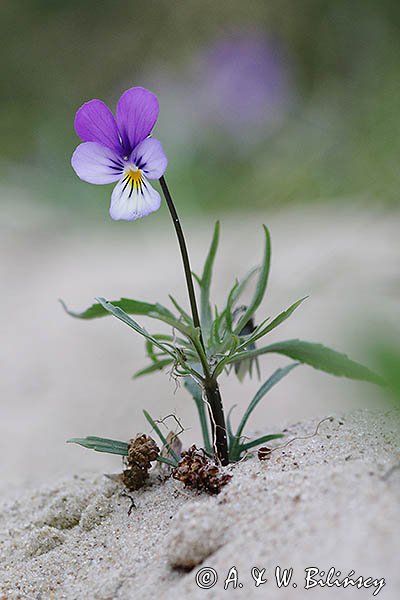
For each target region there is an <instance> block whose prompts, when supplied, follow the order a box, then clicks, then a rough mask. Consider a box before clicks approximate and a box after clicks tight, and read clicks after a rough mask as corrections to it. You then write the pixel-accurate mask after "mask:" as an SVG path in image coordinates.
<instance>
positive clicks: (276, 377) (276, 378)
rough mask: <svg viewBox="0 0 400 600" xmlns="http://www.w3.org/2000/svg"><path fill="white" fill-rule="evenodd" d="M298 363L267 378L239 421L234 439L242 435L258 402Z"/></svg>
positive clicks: (278, 370)
mask: <svg viewBox="0 0 400 600" xmlns="http://www.w3.org/2000/svg"><path fill="white" fill-rule="evenodd" d="M298 364H299V363H292V364H290V365H287V366H286V367H283V368H281V369H277V370H276V371H275V372H274V373H273V374H272V375H271V377H269V378H268V379H267V381H265V382H264V383H263V384H262V386H261V387H260V389H259V390H258V391H257V393H256V394H255V396H254V397H253V399H252V401H251V402H250V404H249V405H248V407H247V409H246V411H245V413H244V415H243V417H242V419H241V421H240V424H239V427H238V429H237V432H236V436H235V437H236V438H237V439H240V437H241V435H242V433H243V429H244V427H245V425H246V423H247V421H248V419H249V417H250V415H251V413H252V412H253V410H254V409H255V408H256V406H257V404H258V403H259V402H260V400H262V399H263V398H264V396H265V395H266V394H267V393H268V392H269V391H270V389H271V388H273V387H274V385H276V384H277V383H278V382H279V381H280V380H281V379H283V378H284V377H285V376H286V375H288V374H289V373H290V371H292V370H293V369H294V368H295V367H297V366H298Z"/></svg>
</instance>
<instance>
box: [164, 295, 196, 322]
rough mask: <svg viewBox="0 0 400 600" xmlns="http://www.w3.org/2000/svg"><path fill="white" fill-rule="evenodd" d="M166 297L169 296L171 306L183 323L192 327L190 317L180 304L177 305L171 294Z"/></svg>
mask: <svg viewBox="0 0 400 600" xmlns="http://www.w3.org/2000/svg"><path fill="white" fill-rule="evenodd" d="M168 296H169V298H170V300H171V302H172V304H173V305H174V306H175V308H176V310H177V311H178V312H179V314H180V315H181V317H182V319H183V320H184V321H185V323H187V324H188V325H191V326H192V327H193V319H192V317H191V316H190V315H189V314H188V313H187V312H186V311H185V310H184V309H183V308H182V307H181V305H180V304H178V302H177V301H176V300H175V298H174V297H173V296H172V295H171V294H168Z"/></svg>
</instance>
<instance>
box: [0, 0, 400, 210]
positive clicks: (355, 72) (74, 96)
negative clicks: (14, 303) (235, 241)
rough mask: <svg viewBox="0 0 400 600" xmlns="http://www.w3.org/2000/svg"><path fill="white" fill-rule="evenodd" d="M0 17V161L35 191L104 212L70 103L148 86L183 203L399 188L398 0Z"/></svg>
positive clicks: (93, 7)
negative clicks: (78, 152)
mask: <svg viewBox="0 0 400 600" xmlns="http://www.w3.org/2000/svg"><path fill="white" fill-rule="evenodd" d="M0 18H1V39H2V52H1V55H0V61H1V73H2V85H1V131H2V144H1V148H0V168H1V175H2V179H3V182H4V183H5V184H6V185H11V186H13V187H15V186H17V187H21V188H22V189H25V188H26V189H29V194H30V198H31V199H32V200H37V201H38V202H50V203H52V204H53V205H57V204H58V205H60V206H62V207H63V209H64V210H65V209H67V210H68V207H71V209H73V210H75V208H76V206H77V205H78V206H79V208H80V211H84V210H90V211H91V214H92V215H95V214H96V215H100V214H104V205H107V204H108V198H109V193H110V192H109V186H107V187H106V188H96V187H95V186H90V185H87V184H82V183H80V182H79V181H78V180H77V178H76V177H75V175H74V173H73V172H72V169H71V168H70V165H69V159H70V155H71V153H72V151H73V149H74V147H75V145H76V144H77V141H78V140H77V138H76V136H75V133H74V130H73V118H74V114H75V111H76V109H77V108H78V107H79V106H80V104H82V103H83V102H84V101H86V100H88V99H91V98H94V97H97V98H101V99H104V100H105V101H106V102H107V103H109V105H110V106H111V107H112V109H114V107H115V102H116V100H117V99H118V97H119V95H120V94H121V93H122V91H124V90H125V89H126V88H127V87H130V86H132V85H143V86H147V87H149V88H150V89H151V90H153V91H154V92H156V93H157V94H158V95H159V98H160V104H161V113H160V119H159V123H158V126H157V132H156V133H157V136H158V137H160V138H161V139H162V142H163V144H164V146H165V148H166V150H167V153H168V156H169V160H170V166H169V169H168V176H169V179H170V181H171V182H172V183H173V187H174V188H175V189H177V188H179V194H180V195H181V197H184V198H185V205H186V207H187V209H188V207H189V206H190V207H191V209H192V210H193V211H199V212H202V213H203V212H204V211H208V212H211V213H212V212H218V213H221V210H222V209H223V208H225V209H226V210H229V211H230V210H231V209H241V208H243V202H245V203H246V207H247V208H250V209H252V208H254V209H257V208H259V207H265V206H266V205H274V206H278V207H280V206H282V205H286V204H288V203H304V202H308V203H312V202H314V203H315V202H327V201H330V200H332V199H334V200H335V202H339V201H343V202H346V203H347V202H348V201H349V199H352V198H357V202H361V203H362V204H363V203H364V202H365V203H368V204H370V203H380V204H387V205H393V204H397V203H398V190H399V186H400V172H399V168H398V160H399V156H400V135H399V134H400V103H399V76H398V74H399V69H400V52H399V50H400V35H399V25H400V4H399V2H397V1H396V0H380V1H379V2H378V1H377V0H351V1H349V0H335V1H332V0H302V1H301V2H299V1H298V0H281V1H280V2H272V1H265V0H252V1H251V2H243V1H238V0H229V1H226V0H219V1H218V2H215V1H214V0H213V1H211V0H203V1H201V2H200V1H194V0H185V2H171V1H166V0H159V1H151V0H150V1H147V2H138V1H136V0H131V1H129V2H127V1H126V0H124V1H121V0H113V1H109V2H105V1H101V0H96V1H95V0H86V1H82V0H80V1H78V0H69V1H67V2H66V1H60V0H25V1H24V0H3V1H2V2H1V4H0ZM99 198H101V201H99Z"/></svg>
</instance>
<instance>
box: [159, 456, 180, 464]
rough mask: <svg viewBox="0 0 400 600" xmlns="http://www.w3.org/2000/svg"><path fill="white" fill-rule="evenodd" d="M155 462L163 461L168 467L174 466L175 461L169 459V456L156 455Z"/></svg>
mask: <svg viewBox="0 0 400 600" xmlns="http://www.w3.org/2000/svg"><path fill="white" fill-rule="evenodd" d="M156 461H157V462H160V463H164V464H165V465H169V466H170V467H176V462H175V461H173V460H170V459H169V458H165V456H160V455H158V456H157V458H156Z"/></svg>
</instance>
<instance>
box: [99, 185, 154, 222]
mask: <svg viewBox="0 0 400 600" xmlns="http://www.w3.org/2000/svg"><path fill="white" fill-rule="evenodd" d="M160 204H161V197H160V194H159V193H158V192H157V191H156V190H155V189H153V188H152V187H151V185H150V184H149V182H148V181H147V180H146V178H145V177H144V176H143V175H142V179H141V183H140V185H134V184H133V182H132V181H131V180H130V179H129V177H127V176H125V177H123V178H122V179H121V180H120V181H119V182H118V183H117V185H116V186H115V188H114V190H113V193H112V196H111V206H110V216H111V218H112V219H114V220H116V221H119V220H120V219H123V220H125V221H136V219H141V218H142V217H147V215H149V214H150V213H152V212H154V211H156V210H158V209H159V208H160Z"/></svg>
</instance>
